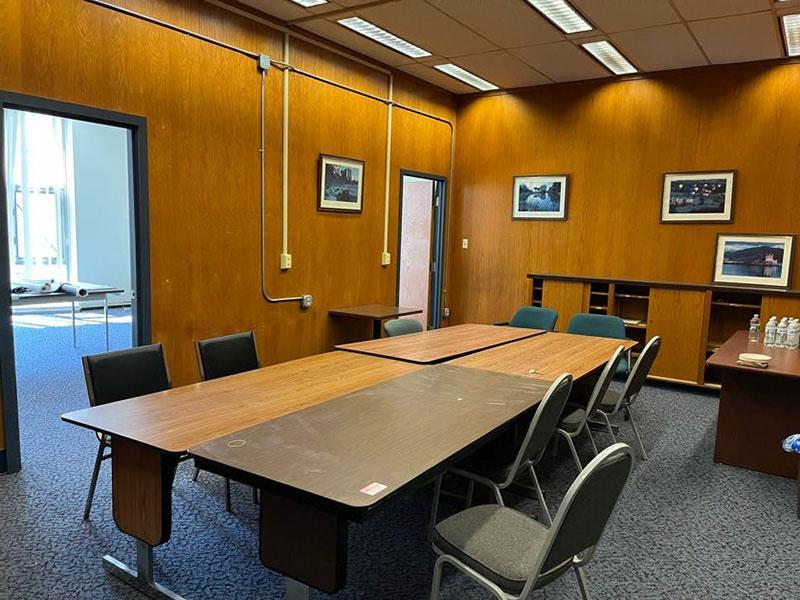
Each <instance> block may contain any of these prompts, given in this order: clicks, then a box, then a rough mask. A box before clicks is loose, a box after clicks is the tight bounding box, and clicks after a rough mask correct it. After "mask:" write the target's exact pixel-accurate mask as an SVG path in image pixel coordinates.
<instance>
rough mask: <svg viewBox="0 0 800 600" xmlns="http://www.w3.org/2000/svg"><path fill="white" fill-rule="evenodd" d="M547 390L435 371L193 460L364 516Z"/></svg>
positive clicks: (218, 443) (514, 380) (272, 425)
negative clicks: (244, 475)
mask: <svg viewBox="0 0 800 600" xmlns="http://www.w3.org/2000/svg"><path fill="white" fill-rule="evenodd" d="M398 364H403V363H398ZM547 387H548V385H547V384H546V383H544V382H541V381H534V380H530V379H526V378H522V377H513V376H509V375H503V374H500V373H491V372H487V371H479V370H476V369H466V368H462V367H455V366H452V365H437V366H431V367H427V368H424V369H419V370H417V371H415V372H413V373H409V374H406V375H404V376H401V377H397V378H395V379H391V380H388V381H384V382H383V383H380V384H377V385H374V386H372V387H369V388H365V389H362V390H360V391H356V392H353V393H350V394H348V395H346V396H343V397H340V398H336V399H334V400H331V401H330V402H325V403H323V404H318V405H316V406H312V407H310V408H307V409H305V410H302V411H299V412H295V413H292V414H288V415H285V416H283V417H280V418H277V419H273V420H271V421H268V422H265V423H261V424H259V425H256V426H254V427H251V428H249V429H245V430H243V431H239V432H236V433H232V434H229V435H226V436H223V437H221V438H219V439H216V440H212V441H210V442H205V443H203V444H200V445H198V446H195V447H193V448H191V449H190V450H189V453H190V455H192V456H196V457H200V458H202V459H206V460H209V461H212V462H214V463H216V464H217V465H223V466H225V467H228V468H231V469H234V470H238V471H240V472H243V473H246V474H248V475H250V476H255V478H257V479H258V480H260V481H261V482H262V484H266V486H267V487H272V488H275V489H277V490H278V491H282V492H283V493H287V494H290V495H300V496H301V497H303V498H306V499H311V500H312V501H314V500H315V501H317V502H321V503H324V504H325V505H327V506H331V505H332V506H334V507H336V508H337V509H341V510H347V511H350V513H351V514H352V513H353V512H355V513H358V514H360V515H361V514H363V513H364V511H366V510H368V509H370V508H372V507H374V506H375V505H376V504H378V503H379V502H381V501H382V500H385V499H386V498H388V497H389V496H391V495H393V494H394V493H395V492H397V491H399V490H401V489H402V488H404V487H406V486H409V485H412V484H413V483H415V482H417V483H421V482H424V481H427V480H428V479H429V478H430V477H432V476H434V475H435V474H436V473H438V472H439V471H440V470H441V469H443V468H446V467H448V466H451V465H452V464H454V463H455V462H457V461H458V460H461V458H463V456H465V455H466V454H467V453H468V452H471V451H473V450H474V449H475V448H477V447H478V446H480V445H482V444H483V443H485V442H486V441H488V439H490V438H491V437H492V434H494V433H497V432H498V431H500V430H502V428H503V426H504V425H506V424H507V423H508V422H509V421H511V420H512V419H514V418H515V417H517V416H519V415H520V414H521V413H523V412H524V411H526V410H528V409H529V408H531V407H533V406H535V405H536V404H538V402H540V401H541V399H542V398H543V397H544V394H545V392H546V391H547Z"/></svg>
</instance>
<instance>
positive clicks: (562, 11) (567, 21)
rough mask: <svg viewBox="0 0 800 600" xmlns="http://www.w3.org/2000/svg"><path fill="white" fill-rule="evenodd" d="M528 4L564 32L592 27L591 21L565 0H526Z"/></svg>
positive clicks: (586, 29) (590, 28)
mask: <svg viewBox="0 0 800 600" xmlns="http://www.w3.org/2000/svg"><path fill="white" fill-rule="evenodd" d="M528 4H530V5H531V6H532V7H533V8H535V9H536V10H538V11H539V12H540V13H542V14H543V15H544V16H545V17H547V18H548V19H550V20H551V21H552V22H553V23H554V24H555V26H556V27H558V28H559V29H560V30H561V31H563V32H564V33H580V32H581V31H591V30H592V29H593V27H592V25H591V23H589V22H588V21H587V20H586V19H584V18H583V17H582V16H581V15H580V14H579V13H578V11H577V10H575V9H574V8H572V7H571V6H570V5H569V3H568V2H566V0H528Z"/></svg>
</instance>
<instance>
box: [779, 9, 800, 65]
mask: <svg viewBox="0 0 800 600" xmlns="http://www.w3.org/2000/svg"><path fill="white" fill-rule="evenodd" d="M781 21H783V39H785V40H786V53H787V54H788V55H789V56H800V15H783V16H782V17H781Z"/></svg>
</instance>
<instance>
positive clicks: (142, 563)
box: [103, 540, 184, 600]
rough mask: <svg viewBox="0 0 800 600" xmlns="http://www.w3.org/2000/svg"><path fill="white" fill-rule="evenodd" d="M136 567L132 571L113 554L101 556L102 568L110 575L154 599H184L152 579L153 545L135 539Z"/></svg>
mask: <svg viewBox="0 0 800 600" xmlns="http://www.w3.org/2000/svg"><path fill="white" fill-rule="evenodd" d="M136 567H137V569H136V570H135V571H134V570H133V569H131V568H130V567H129V566H128V565H126V564H125V563H123V562H121V561H119V560H117V559H116V558H114V557H113V556H108V555H106V556H104V557H103V568H104V569H105V570H106V571H108V572H109V573H110V574H111V575H113V576H114V577H116V578H117V579H120V580H122V581H124V582H125V583H127V584H128V585H129V586H131V587H132V588H134V589H135V590H137V591H138V592H140V593H142V594H144V595H145V596H147V597H148V598H153V599H154V600H165V599H166V600H184V598H183V596H179V595H178V594H176V593H175V592H173V591H172V590H169V589H167V588H165V587H164V586H163V585H161V584H160V583H157V582H156V581H154V580H153V547H152V546H150V545H148V544H146V543H144V542H142V541H139V540H137V541H136Z"/></svg>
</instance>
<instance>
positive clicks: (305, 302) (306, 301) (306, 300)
mask: <svg viewBox="0 0 800 600" xmlns="http://www.w3.org/2000/svg"><path fill="white" fill-rule="evenodd" d="M313 303H314V297H313V296H312V295H311V294H305V295H303V297H302V298H301V299H300V308H311V305H312V304H313Z"/></svg>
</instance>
